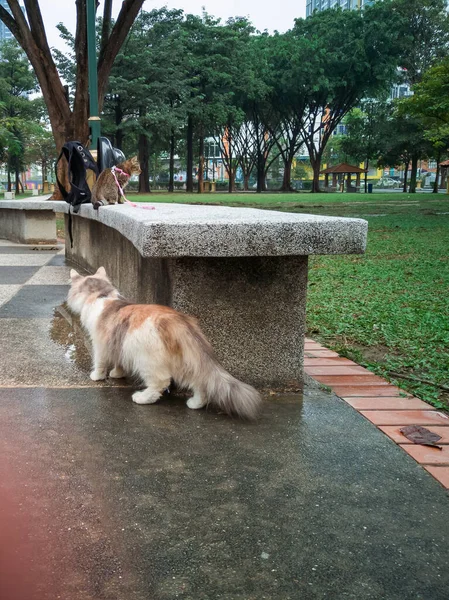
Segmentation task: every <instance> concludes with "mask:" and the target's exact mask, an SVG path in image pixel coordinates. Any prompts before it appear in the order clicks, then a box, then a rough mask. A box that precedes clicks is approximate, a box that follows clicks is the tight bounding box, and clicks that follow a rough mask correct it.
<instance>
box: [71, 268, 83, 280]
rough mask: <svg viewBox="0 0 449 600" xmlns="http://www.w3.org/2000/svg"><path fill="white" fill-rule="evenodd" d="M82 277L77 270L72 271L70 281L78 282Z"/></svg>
mask: <svg viewBox="0 0 449 600" xmlns="http://www.w3.org/2000/svg"><path fill="white" fill-rule="evenodd" d="M80 278H81V275H80V274H79V273H77V271H75V269H70V279H71V280H72V281H76V280H77V279H80Z"/></svg>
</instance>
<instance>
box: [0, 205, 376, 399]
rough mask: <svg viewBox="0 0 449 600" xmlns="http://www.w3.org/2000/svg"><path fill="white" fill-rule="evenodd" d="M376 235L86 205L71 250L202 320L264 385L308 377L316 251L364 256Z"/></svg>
mask: <svg viewBox="0 0 449 600" xmlns="http://www.w3.org/2000/svg"><path fill="white" fill-rule="evenodd" d="M16 202H17V201H16ZM28 203H29V201H27V202H25V204H28ZM2 204H3V203H2V202H0V210H2ZM10 204H12V203H10ZM38 204H39V205H42V204H46V205H49V208H50V207H51V209H52V210H57V211H58V212H66V213H67V209H68V206H67V205H65V204H64V203H62V202H39V203H38ZM54 205H56V206H54ZM27 210H29V209H28V208H27ZM66 229H67V216H66ZM366 235H367V222H366V221H364V220H362V219H346V218H340V217H324V216H315V215H307V214H292V213H283V212H274V211H265V210H257V209H250V208H228V207H221V206H197V205H179V204H156V206H155V210H151V211H150V210H145V209H143V208H140V207H137V208H134V207H131V206H127V205H121V206H118V205H117V206H108V207H103V208H100V210H99V211H98V212H97V211H94V210H93V208H92V207H91V206H90V205H83V206H82V207H81V210H80V212H79V214H78V215H74V216H73V238H74V244H73V248H70V244H69V243H67V245H66V255H67V257H68V258H69V259H70V260H71V261H72V262H74V263H75V264H78V265H80V266H82V267H83V268H85V269H87V270H89V271H94V270H96V269H97V268H98V267H100V266H104V267H105V268H106V271H107V272H108V274H109V276H110V277H111V279H112V281H113V283H114V284H115V285H116V286H117V287H118V288H119V290H120V291H121V292H122V294H123V295H125V296H127V297H129V298H131V299H132V300H134V301H136V302H141V303H147V302H148V303H158V304H165V305H168V306H172V307H174V308H176V309H178V310H181V311H184V312H187V313H189V314H192V315H194V316H196V317H197V318H198V319H199V321H200V323H201V326H202V328H203V330H204V332H205V333H206V335H207V336H208V337H209V339H210V340H211V342H212V344H213V346H214V348H215V350H216V352H217V355H218V357H219V359H220V360H221V361H222V363H223V364H224V366H225V367H226V368H227V369H229V370H230V371H231V372H232V373H233V374H234V375H235V376H236V377H239V378H241V379H243V380H244V381H247V382H249V383H252V384H254V385H256V386H258V387H259V388H266V387H270V388H276V389H295V388H297V387H298V386H300V385H301V383H302V380H303V369H302V364H303V347H304V332H305V313H306V288H307V261H308V256H309V255H312V254H359V253H363V252H364V250H365V245H366ZM66 238H67V240H68V236H66Z"/></svg>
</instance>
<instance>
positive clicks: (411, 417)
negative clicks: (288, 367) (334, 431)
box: [304, 338, 449, 489]
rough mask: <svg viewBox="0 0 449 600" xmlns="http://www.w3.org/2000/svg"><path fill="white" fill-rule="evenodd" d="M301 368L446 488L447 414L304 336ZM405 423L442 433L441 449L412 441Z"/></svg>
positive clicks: (448, 484)
mask: <svg viewBox="0 0 449 600" xmlns="http://www.w3.org/2000/svg"><path fill="white" fill-rule="evenodd" d="M304 371H305V372H306V373H307V375H310V377H312V378H313V379H315V380H316V381H319V382H320V383H322V384H323V385H326V386H328V387H330V388H331V389H332V391H333V392H334V393H335V394H336V395H337V396H340V398H342V399H343V400H344V401H345V402H347V403H348V404H349V405H350V406H352V407H353V408H354V409H355V410H356V411H357V412H359V413H360V414H361V415H363V416H364V417H365V418H366V419H368V420H369V421H371V423H373V424H374V425H376V426H377V428H378V429H380V431H382V432H383V433H384V434H385V435H387V436H388V437H389V438H391V439H392V440H393V441H394V442H395V443H396V444H398V446H400V447H401V448H402V449H403V450H404V451H405V452H407V453H408V454H409V455H410V456H412V457H413V458H414V459H415V460H416V462H418V463H419V464H420V465H422V466H423V467H424V468H425V469H426V470H427V471H428V472H429V473H430V474H431V475H433V476H434V477H435V479H437V480H438V481H439V482H440V483H441V484H442V485H443V486H444V487H445V488H446V489H449V417H448V416H447V415H446V414H444V413H442V412H439V411H437V410H435V409H434V408H433V407H432V406H430V405H429V404H426V403H425V402H423V401H422V400H420V399H419V398H414V397H413V396H411V395H410V394H406V393H405V392H404V391H403V390H401V389H399V388H397V387H395V386H394V385H391V384H390V383H388V381H386V380H385V379H382V378H381V377H378V376H377V375H374V373H371V371H368V369H365V368H364V367H361V366H360V365H358V364H357V363H355V362H353V361H352V360H348V359H347V358H343V357H341V356H339V355H338V354H337V353H336V352H333V351H332V350H329V349H328V348H325V347H324V346H322V345H321V344H319V343H317V342H315V341H314V340H311V339H310V338H306V340H305V345H304ZM405 425H423V426H425V427H426V428H427V429H429V430H430V431H433V432H435V433H437V434H438V435H440V436H441V440H440V441H439V442H438V445H439V446H442V447H443V450H439V449H438V448H431V447H429V446H419V445H416V444H413V443H411V442H410V441H409V440H408V439H407V438H406V437H405V436H404V435H403V434H402V433H401V432H400V428H401V427H403V426H405Z"/></svg>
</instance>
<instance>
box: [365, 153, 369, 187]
mask: <svg viewBox="0 0 449 600" xmlns="http://www.w3.org/2000/svg"><path fill="white" fill-rule="evenodd" d="M368 168H369V159H368V158H367V159H366V160H365V194H367V193H368Z"/></svg>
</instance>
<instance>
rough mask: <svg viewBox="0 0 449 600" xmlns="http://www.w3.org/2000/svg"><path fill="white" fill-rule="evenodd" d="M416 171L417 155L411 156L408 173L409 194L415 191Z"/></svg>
mask: <svg viewBox="0 0 449 600" xmlns="http://www.w3.org/2000/svg"><path fill="white" fill-rule="evenodd" d="M417 173H418V156H417V155H416V154H414V155H413V156H412V170H411V173H410V190H409V191H410V194H415V193H416V175H417Z"/></svg>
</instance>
